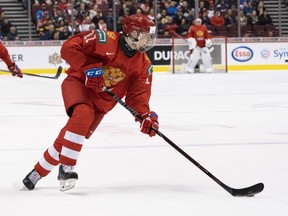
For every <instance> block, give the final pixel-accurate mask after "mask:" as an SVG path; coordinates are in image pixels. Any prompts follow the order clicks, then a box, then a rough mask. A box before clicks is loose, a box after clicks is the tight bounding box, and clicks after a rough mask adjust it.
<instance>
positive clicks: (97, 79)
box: [84, 67, 105, 94]
mask: <svg viewBox="0 0 288 216" xmlns="http://www.w3.org/2000/svg"><path fill="white" fill-rule="evenodd" d="M103 73H104V71H103V68H102V67H100V68H96V67H93V68H89V69H88V70H85V71H84V74H85V75H86V80H85V85H86V87H87V88H90V89H93V91H94V92H95V93H96V94H97V93H99V92H102V91H103V87H104V86H105V82H104V78H103Z"/></svg>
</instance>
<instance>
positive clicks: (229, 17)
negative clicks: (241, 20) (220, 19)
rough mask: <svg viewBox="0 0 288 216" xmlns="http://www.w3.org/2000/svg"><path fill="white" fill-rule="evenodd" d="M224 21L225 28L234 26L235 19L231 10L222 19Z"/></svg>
mask: <svg viewBox="0 0 288 216" xmlns="http://www.w3.org/2000/svg"><path fill="white" fill-rule="evenodd" d="M224 20H225V25H227V26H232V25H236V24H237V23H236V17H234V15H233V12H232V10H231V9H228V10H227V14H226V15H225V17H224Z"/></svg>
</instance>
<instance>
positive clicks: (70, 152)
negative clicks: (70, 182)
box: [61, 146, 80, 160]
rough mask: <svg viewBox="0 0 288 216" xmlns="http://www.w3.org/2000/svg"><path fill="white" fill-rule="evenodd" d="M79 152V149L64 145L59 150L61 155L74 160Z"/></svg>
mask: <svg viewBox="0 0 288 216" xmlns="http://www.w3.org/2000/svg"><path fill="white" fill-rule="evenodd" d="M79 153H80V152H79V151H75V150H72V149H69V148H67V147H65V146H63V147H62V151H61V155H63V156H65V157H67V158H71V159H74V160H77V159H78V156H79Z"/></svg>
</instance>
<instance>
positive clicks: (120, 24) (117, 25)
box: [116, 17, 123, 32]
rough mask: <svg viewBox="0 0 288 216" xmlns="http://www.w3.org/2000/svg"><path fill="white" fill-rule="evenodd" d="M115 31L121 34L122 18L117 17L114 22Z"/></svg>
mask: <svg viewBox="0 0 288 216" xmlns="http://www.w3.org/2000/svg"><path fill="white" fill-rule="evenodd" d="M116 31H117V32H123V17H118V19H117V21H116Z"/></svg>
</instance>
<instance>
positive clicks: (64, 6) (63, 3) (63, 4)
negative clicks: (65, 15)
mask: <svg viewBox="0 0 288 216" xmlns="http://www.w3.org/2000/svg"><path fill="white" fill-rule="evenodd" d="M67 7H68V1H67V0H60V1H58V8H59V9H60V10H61V11H65V10H67Z"/></svg>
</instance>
